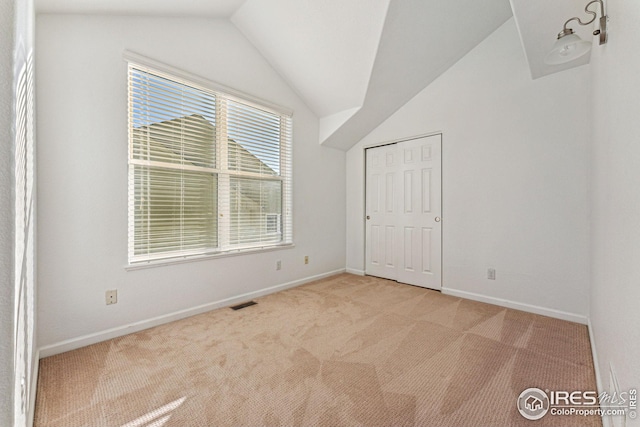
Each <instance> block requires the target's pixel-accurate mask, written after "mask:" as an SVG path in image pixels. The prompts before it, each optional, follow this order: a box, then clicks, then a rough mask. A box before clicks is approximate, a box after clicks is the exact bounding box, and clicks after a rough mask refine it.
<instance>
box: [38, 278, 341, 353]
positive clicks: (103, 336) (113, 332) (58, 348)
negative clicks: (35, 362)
mask: <svg viewBox="0 0 640 427" xmlns="http://www.w3.org/2000/svg"><path fill="white" fill-rule="evenodd" d="M344 272H345V269H344V268H341V269H339V270H334V271H329V272H327V273H322V274H318V275H315V276H310V277H305V278H303V279H299V280H294V281H292V282H288V283H284V284H281V285H276V286H271V287H269V288H265V289H260V290H258V291H254V292H248V293H246V294H242V295H238V296H235V297H232V298H227V299H223V300H220V301H215V302H210V303H207V304H203V305H199V306H197V307H192V308H188V309H186V310H180V311H176V312H173V313H169V314H165V315H162V316H158V317H154V318H152V319H147V320H142V321H140V322H136V323H131V324H129V325H125V326H119V327H117V328H112V329H107V330H104V331H101V332H96V333H94V334H89V335H84V336H81V337H78V338H72V339H69V340H65V341H61V342H58V343H55V344H51V345H47V346H44V347H41V348H40V349H39V356H40V358H43V357H49V356H53V355H55V354H60V353H64V352H66V351H71V350H75V349H78V348H81V347H86V346H88V345H91V344H96V343H99V342H102V341H106V340H110V339H112V338H117V337H121V336H124V335H128V334H131V333H134V332H138V331H142V330H144V329H149V328H152V327H154V326H158V325H162V324H165V323H169V322H173V321H175V320H180V319H184V318H186V317H191V316H195V315H197V314H201V313H206V312H207V311H211V310H215V309H217V308H222V307H228V306H231V305H234V304H238V303H241V302H245V301H247V300H250V299H253V298H258V297H261V296H265V295H269V294H272V293H275V292H279V291H283V290H285V289H290V288H294V287H296V286H300V285H303V284H305V283H309V282H313V281H315V280H320V279H324V278H326V277H330V276H335V275H336V274H340V273H344Z"/></svg>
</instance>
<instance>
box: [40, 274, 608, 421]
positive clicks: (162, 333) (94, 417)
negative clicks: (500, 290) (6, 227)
mask: <svg viewBox="0 0 640 427" xmlns="http://www.w3.org/2000/svg"><path fill="white" fill-rule="evenodd" d="M256 301H257V302H258V304H257V305H254V306H251V307H247V308H244V309H242V310H239V311H233V310H231V309H229V308H225V309H219V310H215V311H211V312H209V313H205V314H202V315H198V316H194V317H191V318H188V319H184V320H180V321H177V322H173V323H169V324H166V325H162V326H159V327H155V328H152V329H148V330H145V331H142V332H138V333H134V334H131V335H127V336H124V337H121V338H117V339H113V340H110V341H106V342H102V343H99V344H95V345H92V346H88V347H85V348H81V349H78V350H74V351H70V352H67V353H63V354H59V355H56V356H52V357H48V358H45V359H42V360H41V361H40V374H39V382H38V390H37V403H36V419H35V426H36V427H45V426H47V427H54V426H56V427H57V426H60V427H63V426H73V427H78V426H108V427H112V426H114V427H115V426H118V427H160V426H166V427H169V426H194V427H195V426H456V427H462V426H536V427H537V426H551V425H558V426H599V425H601V424H600V419H599V417H597V416H591V417H579V416H551V415H550V414H547V415H546V416H545V417H544V418H542V419H541V420H539V421H529V420H526V419H524V418H523V417H522V416H521V415H520V414H519V412H518V411H517V408H516V400H517V396H518V395H519V394H520V392H522V391H523V390H524V389H526V388H529V387H538V388H540V389H542V390H545V389H548V390H570V391H573V390H595V389H596V385H595V379H594V369H593V361H592V358H591V351H590V345H589V336H588V331H587V328H586V327H585V326H583V325H578V324H575V323H570V322H565V321H561V320H556V319H551V318H548V317H543V316H537V315H533V314H528V313H524V312H520V311H516V310H510V309H505V308H502V307H497V306H493V305H488V304H483V303H478V302H473V301H468V300H465V299H460V298H455V297H451V296H446V295H442V294H441V293H439V292H435V291H430V290H426V289H422V288H417V287H413V286H408V285H402V284H398V283H396V282H392V281H388V280H383V279H377V278H373V277H358V276H353V275H349V274H343V275H339V276H334V277H331V278H328V279H325V280H321V281H318V282H314V283H311V284H308V285H304V286H301V287H298V288H294V289H290V290H287V291H283V292H280V293H277V294H273V295H269V296H266V297H262V298H258V299H257V300H256Z"/></svg>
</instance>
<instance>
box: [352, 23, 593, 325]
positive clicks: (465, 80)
mask: <svg viewBox="0 0 640 427" xmlns="http://www.w3.org/2000/svg"><path fill="white" fill-rule="evenodd" d="M588 73H589V69H588V67H579V68H576V69H573V70H570V71H566V72H563V73H559V74H555V75H552V76H548V77H545V78H542V79H538V80H535V81H534V80H532V79H531V77H530V74H529V68H528V66H527V63H526V60H525V57H524V53H523V52H522V47H521V45H520V41H519V36H518V33H517V30H516V26H515V23H514V21H513V19H510V20H509V21H507V22H506V23H505V24H504V25H503V26H501V27H500V28H499V29H498V30H497V31H496V32H495V33H493V34H492V35H490V36H489V37H488V38H487V39H486V40H484V41H483V42H482V43H481V44H480V45H478V46H477V47H476V48H475V49H474V50H473V51H471V52H470V53H469V54H468V55H467V56H465V57H464V58H463V59H462V60H460V61H459V62H458V63H457V64H455V65H454V66H453V67H452V68H450V69H449V70H448V71H447V72H445V73H444V74H443V75H442V76H441V77H439V78H438V79H437V80H436V81H435V82H434V83H432V84H431V85H430V86H428V87H427V88H426V89H424V90H423V91H422V92H421V93H419V94H418V95H417V96H416V97H415V98H414V99H412V100H411V101H410V102H408V103H407V104H406V105H405V106H403V107H402V108H401V109H400V110H399V111H397V112H396V113H395V114H394V115H393V116H392V117H390V118H389V119H388V120H386V121H385V122H384V123H382V124H381V125H380V126H379V127H378V128H377V129H375V130H374V131H373V132H372V133H371V134H369V135H368V136H367V137H366V138H364V139H363V140H362V141H360V142H359V143H358V144H357V145H356V146H354V148H352V149H351V150H350V151H349V152H348V153H347V268H350V269H353V270H363V269H364V243H363V242H364V216H365V214H364V197H363V195H364V182H363V177H364V150H363V147H365V146H367V145H372V144H377V143H381V142H385V141H391V140H395V139H399V138H403V137H408V136H413V135H418V134H425V133H430V132H435V131H442V133H443V273H444V278H443V286H444V288H445V290H446V291H448V292H457V293H460V292H462V293H463V295H465V296H468V297H474V298H484V299H487V298H488V299H489V300H491V301H493V302H500V303H504V302H501V301H498V300H507V301H509V302H511V303H515V304H516V306H518V307H521V308H527V309H531V308H532V307H527V306H534V307H542V308H544V309H543V310H542V312H544V313H546V314H549V315H554V316H559V317H563V318H567V319H571V320H577V321H582V322H585V321H586V315H587V307H588V283H589V275H588V271H589V263H588V235H589V233H588V215H587V209H588V197H587V182H588V179H587V173H588V142H589V125H588V120H587V117H588V111H589V110H588V91H586V90H585V88H586V87H587V80H588V75H589V74H588ZM564 106H570V108H568V109H564V110H563V109H561V108H562V107H564ZM489 267H493V268H495V269H496V271H497V279H496V280H495V281H491V280H487V279H486V274H487V268H489ZM467 293H468V294H467ZM496 299H497V300H496ZM538 311H540V310H538Z"/></svg>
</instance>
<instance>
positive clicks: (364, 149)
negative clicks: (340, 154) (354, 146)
mask: <svg viewBox="0 0 640 427" xmlns="http://www.w3.org/2000/svg"><path fill="white" fill-rule="evenodd" d="M435 135H440V216H441V217H442V218H446V216H445V213H444V167H443V164H444V162H443V161H442V160H443V158H444V132H443V131H435V132H428V133H423V134H418V135H414V136H408V137H404V138H398V139H392V140H389V141H385V142H379V143H372V144H366V145H364V146H363V147H362V153H363V159H362V161H363V162H364V167H363V168H362V170H363V177H362V178H363V179H362V181H363V189H362V191H363V192H364V193H363V194H364V197H363V201H364V205H363V206H362V212H364V215H363V216H362V218H363V221H362V228H363V230H362V231H363V234H362V235H363V236H364V240H363V242H362V246H363V248H362V249H363V251H362V257H363V260H362V265H363V270H362V275H363V276H367V221H366V219H364V217H365V216H366V215H367V150H368V149H370V148H378V147H384V146H387V145H394V144H399V143H401V142H405V141H413V140H415V139H421V138H427V137H429V136H435ZM444 223H445V221H442V223H441V225H440V278H441V283H440V291H442V290H443V289H444V288H445V286H444V282H445V274H444V259H445V256H444V228H445V224H444Z"/></svg>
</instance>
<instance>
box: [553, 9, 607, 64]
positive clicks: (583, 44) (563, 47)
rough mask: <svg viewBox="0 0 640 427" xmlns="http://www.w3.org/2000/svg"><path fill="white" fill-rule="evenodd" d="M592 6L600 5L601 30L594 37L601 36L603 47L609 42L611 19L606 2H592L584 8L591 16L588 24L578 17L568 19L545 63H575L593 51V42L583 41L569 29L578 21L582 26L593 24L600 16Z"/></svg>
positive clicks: (596, 31)
mask: <svg viewBox="0 0 640 427" xmlns="http://www.w3.org/2000/svg"><path fill="white" fill-rule="evenodd" d="M592 4H597V5H600V20H599V24H600V28H598V29H597V30H595V31H594V32H593V35H594V36H599V37H598V38H599V43H600V44H601V45H603V44H605V43H606V42H607V21H608V19H609V18H608V17H607V14H606V13H605V10H604V2H603V0H592V1H590V2H589V3H587V5H586V6H585V8H584V11H585V12H586V13H587V14H589V15H591V19H590V20H588V21H586V22H582V20H581V19H580V18H579V17H577V16H574V17H573V18H570V19H568V20H567V21H566V22H565V23H564V27H563V29H562V31H560V33H558V39H557V40H556V42H555V43H554V45H553V48H552V49H551V52H549V53H548V54H547V56H546V57H545V58H544V62H545V63H547V64H549V65H557V64H564V63H566V62H569V61H573V60H574V59H577V58H579V57H581V56H582V55H584V54H586V53H587V52H589V50H590V49H591V42H590V41H585V40H582V39H581V38H580V37H578V36H577V35H576V34H575V33H574V31H573V29H571V28H569V27H568V25H569V23H571V22H572V21H576V22H577V23H578V24H580V25H589V24H591V23H593V22H594V21H595V20H596V19H597V18H598V14H597V12H594V11H592V10H590V9H589V7H590V6H591V5H592Z"/></svg>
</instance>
